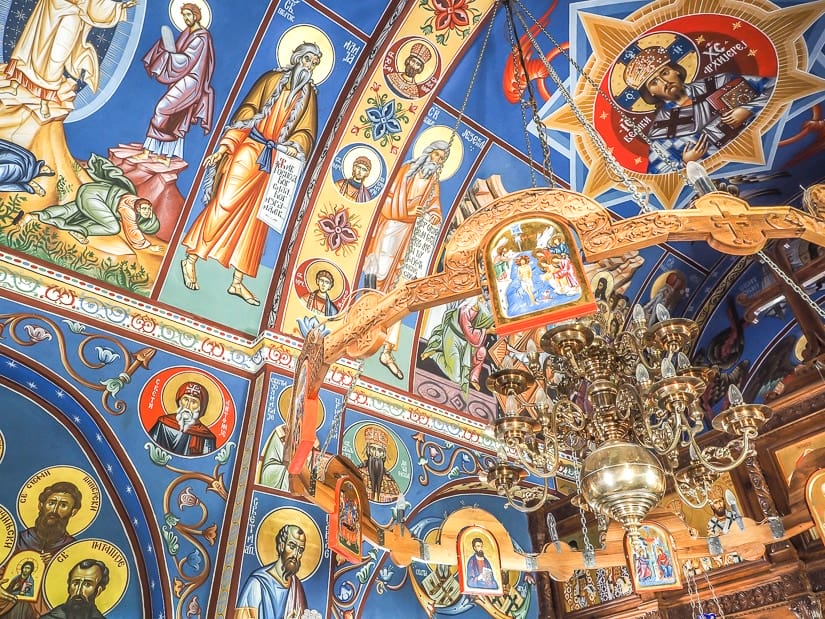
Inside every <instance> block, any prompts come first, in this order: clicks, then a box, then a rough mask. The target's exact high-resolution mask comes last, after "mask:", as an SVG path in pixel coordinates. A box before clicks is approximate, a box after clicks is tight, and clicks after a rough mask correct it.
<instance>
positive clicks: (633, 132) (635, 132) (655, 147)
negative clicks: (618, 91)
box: [517, 0, 690, 184]
mask: <svg viewBox="0 0 825 619" xmlns="http://www.w3.org/2000/svg"><path fill="white" fill-rule="evenodd" d="M517 1H518V5H519V7H520V8H521V10H523V11H524V13H525V14H526V15H527V16H528V17H529V18H530V19H532V20H533V23H535V24H536V25H537V26H538V27H539V28H540V29H541V31H542V33H543V34H544V35H545V36H546V37H547V38H548V39H550V42H551V43H552V44H553V45H554V46H555V47H556V50H558V52H559V53H560V54H561V55H562V56H564V57H565V58H566V59H567V62H568V63H569V64H570V65H571V66H572V67H573V68H574V69H576V71H577V72H578V74H579V75H580V76H581V77H583V78H584V79H585V80H586V81H587V83H588V84H589V85H590V86H591V87H592V88H593V89H594V90H595V91H596V92H597V93H598V95H599V96H600V97H601V98H602V99H604V100H605V101H607V104H608V105H609V106H610V107H611V108H613V111H615V112H616V113H617V114H618V115H619V117H620V118H621V119H622V120H623V121H624V123H625V125H626V126H627V127H629V128H630V136H631V137H633V138H639V139H640V140H642V141H643V142H644V143H645V144H647V145H648V146H649V147H650V149H651V150H652V151H654V152H655V153H656V155H658V156H659V158H660V159H662V161H664V162H666V163H667V166H668V167H669V168H670V170H671V171H672V172H677V173H678V174H679V176H681V177H682V180H683V181H685V183H687V184H690V182H689V181H688V178H687V176H686V174H685V171H684V169H683V168H681V167H679V165H678V164H677V163H676V162H675V161H673V159H672V158H671V156H670V155H669V154H668V152H667V151H666V150H664V149H663V148H662V147H661V146H660V145H659V144H657V143H656V142H652V141H651V140H650V138H648V137H647V135H645V134H644V133H643V132H642V130H641V128H640V127H639V126H638V125H637V124H636V123H635V122H633V119H631V118H630V117H629V116H627V114H625V112H624V110H622V108H620V107H619V105H618V104H617V103H616V101H615V100H614V99H613V98H612V97H609V96H607V93H605V92H604V91H603V90H602V89H601V88H599V85H598V84H596V82H595V81H594V80H593V78H592V77H590V75H589V74H588V73H587V71H585V70H584V68H582V67H581V66H580V65H579V63H577V62H576V61H575V60H574V59H573V57H572V56H570V54H568V53H567V51H566V50H565V49H564V48H563V47H562V46H561V45H560V44H559V42H558V41H556V39H555V38H553V35H551V34H550V33H549V32H548V31H547V29H546V28H545V27H544V26H543V25H542V24H541V23H540V22H539V21H538V20H537V19H536V18H535V17H534V16H533V14H532V13H530V9H528V8H527V7H526V6H525V5H524V3H523V2H521V0H517ZM535 49H536V51H538V52H539V54H540V55H541V56H542V59H544V55H543V54H542V52H541V49H539V48H538V46H535ZM546 64H547V63H546V61H545V65H546Z"/></svg>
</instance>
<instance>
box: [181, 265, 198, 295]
mask: <svg viewBox="0 0 825 619" xmlns="http://www.w3.org/2000/svg"><path fill="white" fill-rule="evenodd" d="M180 270H181V272H182V273H183V283H184V285H185V286H186V287H187V288H189V290H199V289H200V286H198V275H197V273H196V272H195V263H194V262H192V261H191V260H186V259H184V260H181V261H180Z"/></svg>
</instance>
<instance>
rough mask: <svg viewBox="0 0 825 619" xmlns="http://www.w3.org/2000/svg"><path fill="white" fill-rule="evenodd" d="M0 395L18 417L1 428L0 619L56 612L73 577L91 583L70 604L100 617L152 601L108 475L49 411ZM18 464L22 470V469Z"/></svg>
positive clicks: (11, 394) (13, 394)
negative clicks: (4, 441)
mask: <svg viewBox="0 0 825 619" xmlns="http://www.w3.org/2000/svg"><path fill="white" fill-rule="evenodd" d="M45 384H46V383H45V381H44V386H45ZM0 397H2V401H3V403H4V406H6V407H12V406H13V407H15V410H17V411H18V413H19V414H18V415H17V416H15V417H12V418H4V419H3V422H2V428H3V431H4V434H6V435H9V436H13V437H14V440H13V441H12V442H11V443H9V444H8V445H6V447H5V449H4V464H2V465H0V466H2V468H3V478H4V480H6V483H5V484H4V493H3V496H2V498H0V522H2V528H3V539H4V540H5V541H6V543H5V544H4V551H3V552H2V554H1V555H0V559H2V564H0V571H2V576H1V577H0V580H3V582H4V585H3V587H4V589H5V592H6V593H8V594H10V595H4V596H3V597H2V599H0V616H3V617H6V616H8V617H16V616H40V614H45V613H47V612H49V611H50V610H51V609H57V608H64V607H65V605H66V604H68V603H69V602H70V600H71V599H72V597H73V596H74V595H77V593H76V592H73V591H72V590H71V587H69V588H68V591H67V582H69V580H70V575H72V576H74V575H80V574H83V575H84V576H85V577H87V578H89V579H90V580H91V581H92V582H94V583H95V584H96V586H95V587H93V588H92V590H91V593H90V594H88V595H85V596H83V597H80V599H79V600H78V601H75V602H74V605H75V607H78V608H85V609H87V610H88V609H90V608H97V609H98V610H99V611H100V612H102V613H104V614H106V613H109V612H110V611H114V612H119V611H118V610H117V607H120V609H121V610H122V609H123V608H124V607H134V606H138V607H140V606H143V605H148V604H150V603H152V602H150V600H149V599H147V598H146V597H145V593H144V592H143V591H142V589H143V587H144V586H145V585H146V584H147V582H146V581H145V580H144V579H145V578H146V577H147V572H146V567H149V566H148V565H146V566H144V562H145V561H146V559H147V558H146V557H145V556H143V553H142V552H140V551H139V550H137V549H136V548H135V544H136V542H137V539H136V527H134V526H133V523H132V522H130V518H129V514H128V513H126V511H125V506H124V505H123V502H122V501H121V499H120V498H119V497H118V496H117V494H116V493H115V486H114V484H115V483H116V477H115V476H114V475H109V473H108V472H107V471H106V469H105V467H104V466H102V464H101V462H100V461H99V460H97V459H96V458H95V459H90V458H89V457H88V456H87V455H86V454H85V453H84V451H85V449H84V443H85V444H86V449H88V446H87V445H88V444H87V443H86V442H85V441H79V440H78V439H77V437H75V436H72V434H71V433H70V432H69V431H68V430H67V429H66V428H64V427H63V425H62V423H61V421H60V415H59V414H55V413H54V412H51V411H52V410H53V409H52V407H51V406H49V407H48V409H47V408H44V407H41V406H40V405H38V404H37V403H36V402H35V401H34V400H32V399H31V395H28V396H27V395H24V393H23V392H20V391H17V390H16V389H14V390H13V389H10V388H9V387H8V386H6V385H5V384H4V386H3V387H2V396H0ZM47 437H48V438H47ZM33 454H38V457H37V458H36V459H33V458H32V457H31V456H32V455H33ZM100 455H101V456H102V455H103V454H100ZM27 461H28V463H29V465H28V467H25V466H22V464H23V463H25V462H27ZM103 479H105V482H102V481H101V480H103ZM157 569H158V566H157V564H155V566H154V569H151V568H150V571H149V572H148V573H153V574H154V576H152V577H154V578H156V577H157V573H158V572H157ZM101 583H102V584H101ZM154 602H157V600H154Z"/></svg>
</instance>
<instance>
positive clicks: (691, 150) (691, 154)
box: [682, 133, 709, 163]
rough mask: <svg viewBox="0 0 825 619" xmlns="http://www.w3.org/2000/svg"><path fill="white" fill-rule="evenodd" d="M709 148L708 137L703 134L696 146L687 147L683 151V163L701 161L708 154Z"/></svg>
mask: <svg viewBox="0 0 825 619" xmlns="http://www.w3.org/2000/svg"><path fill="white" fill-rule="evenodd" d="M708 147H709V144H708V136H706V135H705V134H704V133H703V134H702V137H700V138H699V139H698V140H697V141H696V143H695V144H691V145H689V146H685V150H683V151H682V161H684V162H685V163H687V162H688V161H699V160H700V159H701V158H702V157H704V156H705V154H706V153H707V152H708Z"/></svg>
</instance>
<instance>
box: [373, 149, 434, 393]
mask: <svg viewBox="0 0 825 619" xmlns="http://www.w3.org/2000/svg"><path fill="white" fill-rule="evenodd" d="M449 156H450V145H449V143H448V142H447V141H445V140H436V141H434V142H432V143H431V144H430V145H428V146H427V147H426V148H425V149H424V151H423V152H422V153H421V155H420V156H419V157H417V158H415V159H411V160H409V161H407V162H405V163H404V164H403V165H402V166H401V168H400V169H399V170H398V174H396V176H395V178H394V179H393V182H392V183H391V184H390V186H389V187H388V188H387V193H386V197H385V198H384V202H383V204H382V205H381V211H380V212H379V214H378V224H377V225H376V227H375V231H374V232H373V234H372V237H371V239H370V242H369V245H368V247H367V249H366V256H367V257H366V260H364V285H365V286H366V287H367V288H374V289H377V290H381V291H383V292H389V291H390V290H392V289H393V288H394V287H395V286H396V285H397V284H398V279H399V277H400V275H401V272H402V269H403V266H404V262H405V261H406V259H407V255H406V254H407V252H408V248H409V247H410V245H411V243H412V240H413V232H414V231H415V224H416V221H418V219H419V218H422V219H425V220H426V221H427V223H429V225H431V226H438V225H440V224H441V200H440V187H441V185H440V182H439V174H440V172H441V168H442V167H443V165H444V162H445V161H447V158H448V157H449ZM400 329H401V323H400V322H398V323H395V324H394V325H392V326H391V327H390V328H389V329H388V330H387V338H386V340H385V343H384V347H383V349H382V351H381V355H380V356H379V358H378V359H379V361H380V362H381V364H382V365H383V366H384V367H386V368H387V369H388V370H389V371H390V372H391V373H392V375H393V376H395V377H396V378H397V379H399V380H402V379H403V378H404V373H403V372H402V371H401V368H399V367H398V363H397V362H396V360H395V357H394V356H393V352H394V351H395V350H397V349H398V340H399V337H400Z"/></svg>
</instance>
